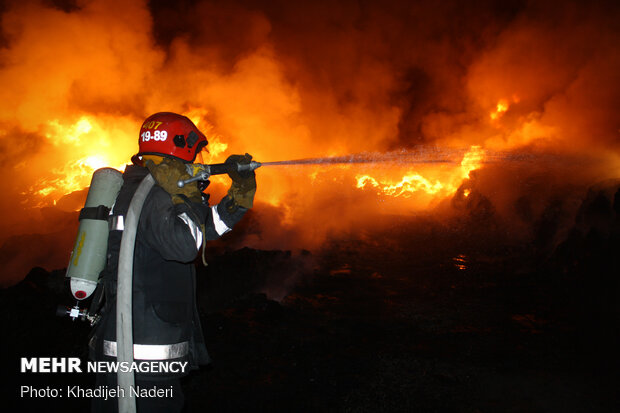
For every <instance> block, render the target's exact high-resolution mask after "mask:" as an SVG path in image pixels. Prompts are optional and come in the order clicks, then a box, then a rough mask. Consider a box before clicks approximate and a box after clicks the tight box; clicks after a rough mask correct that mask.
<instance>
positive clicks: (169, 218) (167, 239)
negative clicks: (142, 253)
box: [137, 186, 203, 262]
mask: <svg viewBox="0 0 620 413" xmlns="http://www.w3.org/2000/svg"><path fill="white" fill-rule="evenodd" d="M183 205H184V204H174V203H173V202H172V199H171V198H170V195H169V194H168V193H167V192H166V191H165V190H163V189H162V188H161V187H159V186H155V187H153V190H152V191H151V193H150V194H149V196H148V198H147V199H146V202H145V203H144V207H143V209H142V214H141V215H140V222H139V231H138V239H137V241H138V242H144V243H146V244H147V245H148V246H149V247H151V248H153V249H155V250H156V251H157V252H159V253H160V254H161V256H162V257H163V258H164V259H166V260H174V261H180V262H190V261H193V260H194V259H195V258H196V253H197V252H198V248H199V247H200V244H201V243H202V238H203V235H202V231H201V228H200V224H199V223H197V222H196V221H198V220H197V219H196V217H194V216H192V213H191V212H190V211H189V210H188V209H187V208H185V207H184V206H183Z"/></svg>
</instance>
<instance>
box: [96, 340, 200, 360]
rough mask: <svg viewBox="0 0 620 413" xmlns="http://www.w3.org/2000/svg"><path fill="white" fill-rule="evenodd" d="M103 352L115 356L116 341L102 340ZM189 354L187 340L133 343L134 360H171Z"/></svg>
mask: <svg viewBox="0 0 620 413" xmlns="http://www.w3.org/2000/svg"><path fill="white" fill-rule="evenodd" d="M103 354H104V355H106V356H110V357H116V341H109V340H103ZM188 354H189V341H183V342H181V343H175V344H134V345H133V358H134V359H136V360H171V359H178V358H181V357H185V356H187V355H188Z"/></svg>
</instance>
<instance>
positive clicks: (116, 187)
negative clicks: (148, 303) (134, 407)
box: [66, 168, 123, 300]
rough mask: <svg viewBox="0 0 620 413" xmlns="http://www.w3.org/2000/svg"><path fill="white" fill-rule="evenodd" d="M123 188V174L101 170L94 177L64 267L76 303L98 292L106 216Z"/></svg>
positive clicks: (106, 237)
mask: <svg viewBox="0 0 620 413" xmlns="http://www.w3.org/2000/svg"><path fill="white" fill-rule="evenodd" d="M122 185H123V174H122V173H121V172H119V171H117V170H116V169H112V168H101V169H97V170H96V171H95V172H94V173H93V178H92V180H91V183H90V189H89V190H88V196H87V197H86V203H85V205H84V208H83V209H82V210H81V211H80V226H79V228H78V234H77V237H76V239H75V245H74V247H73V251H72V252H71V257H70V259H69V266H68V267H67V275H66V276H67V277H69V278H70V279H71V281H70V286H71V294H73V297H75V298H76V299H77V300H84V299H86V298H88V297H89V296H90V295H91V294H92V293H93V292H94V291H95V288H97V281H98V279H99V273H100V272H101V270H103V268H104V267H105V265H106V255H107V250H108V234H109V229H108V215H109V211H110V209H111V208H112V206H113V205H114V203H115V202H116V197H117V196H118V193H119V192H120V190H121V186H122Z"/></svg>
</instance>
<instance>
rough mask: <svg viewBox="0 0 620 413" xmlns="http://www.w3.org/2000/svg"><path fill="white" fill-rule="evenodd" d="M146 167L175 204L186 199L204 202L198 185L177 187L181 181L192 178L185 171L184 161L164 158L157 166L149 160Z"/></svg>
mask: <svg viewBox="0 0 620 413" xmlns="http://www.w3.org/2000/svg"><path fill="white" fill-rule="evenodd" d="M145 166H146V167H147V168H148V170H149V171H150V172H151V175H153V178H155V181H156V182H157V184H158V185H159V186H161V187H162V188H164V190H165V191H166V192H168V193H169V194H170V196H171V197H172V202H173V203H175V204H180V203H182V202H185V200H186V199H188V200H190V201H192V202H202V194H201V193H200V190H199V189H198V184H196V183H193V184H191V185H185V186H184V187H183V188H179V187H178V185H177V182H178V181H179V180H181V179H183V180H186V179H189V178H191V176H190V175H189V174H188V173H187V170H186V169H185V163H183V162H182V161H180V160H178V159H171V158H164V159H163V160H162V161H161V163H159V164H155V162H153V161H152V160H150V159H149V160H147V161H146V162H145Z"/></svg>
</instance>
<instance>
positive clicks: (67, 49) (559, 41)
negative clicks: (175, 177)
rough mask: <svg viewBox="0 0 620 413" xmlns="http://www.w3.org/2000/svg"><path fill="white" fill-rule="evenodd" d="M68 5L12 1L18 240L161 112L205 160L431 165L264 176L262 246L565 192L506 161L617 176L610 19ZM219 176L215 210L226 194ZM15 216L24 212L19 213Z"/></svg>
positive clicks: (8, 134)
mask: <svg viewBox="0 0 620 413" xmlns="http://www.w3.org/2000/svg"><path fill="white" fill-rule="evenodd" d="M65 3H66V4H69V3H70V4H71V5H73V3H76V2H49V1H47V2H40V1H35V2H18V1H14V2H9V4H8V5H7V7H5V8H3V10H2V16H1V17H2V31H3V33H2V39H3V47H2V48H1V50H0V60H1V62H2V64H1V65H0V82H1V83H2V85H3V88H1V89H0V95H1V97H2V98H1V99H0V109H1V110H0V144H1V145H0V149H1V150H2V152H3V153H2V154H1V155H2V156H1V157H0V168H1V169H2V172H3V173H4V176H5V177H10V178H11V179H8V180H5V181H6V183H5V185H6V186H7V187H6V189H5V192H6V193H5V201H4V202H3V203H0V207H1V208H2V213H3V215H2V216H4V217H5V221H6V222H5V223H3V224H2V229H3V233H4V234H6V235H5V236H6V237H8V236H11V235H15V234H19V233H20V231H21V233H27V232H28V231H30V232H32V233H35V232H34V231H38V230H39V228H38V227H40V225H39V224H37V226H35V225H34V224H32V228H30V227H29V228H28V229H25V228H26V226H27V225H30V224H29V223H28V222H27V221H28V220H27V218H22V216H23V217H27V216H28V215H29V214H31V215H34V214H38V213H39V212H40V211H37V210H36V208H38V207H50V206H53V205H55V204H56V205H65V206H66V208H67V209H69V210H72V209H73V208H74V207H75V205H76V204H77V202H78V201H79V197H80V196H81V195H83V194H84V191H83V190H84V188H86V187H87V186H88V185H89V182H90V179H91V176H92V173H93V171H94V170H95V169H97V168H100V167H102V166H109V167H113V168H116V169H119V170H122V169H123V168H124V166H125V165H126V164H127V163H129V162H130V159H131V156H132V155H133V154H135V153H136V152H137V149H138V145H137V142H138V131H139V127H140V125H141V124H142V122H143V121H144V119H145V118H146V117H147V116H149V115H151V114H153V113H155V112H160V111H171V112H177V113H182V114H185V115H186V116H188V117H189V118H190V119H192V120H193V121H194V123H195V124H196V125H197V126H198V127H199V128H200V129H201V130H202V131H203V133H204V134H205V135H206V136H207V138H208V140H209V145H208V146H207V150H208V152H207V153H204V154H203V156H202V158H203V161H204V162H206V163H220V162H224V161H225V159H226V158H227V157H228V156H229V155H231V154H243V153H246V152H248V153H250V154H251V155H253V157H254V159H255V160H257V161H263V162H269V161H282V160H290V159H307V158H319V157H326V156H346V155H349V154H359V153H378V154H386V153H391V151H396V152H397V151H398V150H400V149H401V148H402V149H403V150H408V151H411V152H415V151H416V150H418V148H423V151H426V152H425V153H424V154H422V155H421V156H420V159H421V161H420V162H417V161H416V160H415V159H413V161H412V162H408V160H409V158H407V159H403V158H399V157H398V156H394V159H392V160H390V161H389V162H376V163H373V162H368V163H357V164H356V163H351V164H343V165H323V164H321V165H300V166H294V165H287V166H264V167H262V168H260V169H258V170H257V171H256V175H257V181H258V189H257V193H256V203H255V210H254V211H253V214H254V219H255V220H256V221H255V224H256V228H257V229H256V233H255V234H253V237H248V239H247V240H244V241H243V242H245V243H246V244H245V245H248V246H253V247H257V248H296V247H298V246H301V247H307V246H309V247H310V248H311V247H313V246H316V245H320V243H321V242H322V241H323V240H324V239H325V236H326V234H331V233H334V234H339V233H341V232H342V233H345V232H346V231H347V230H348V229H350V228H354V227H355V228H357V224H358V223H359V222H372V221H373V219H372V217H375V216H377V214H381V213H384V214H386V215H397V214H401V215H402V214H414V213H418V212H420V211H423V212H431V211H433V213H434V211H438V212H437V214H439V213H442V212H444V211H443V210H440V207H443V206H446V205H448V206H447V207H446V208H452V206H450V202H449V201H450V198H451V197H454V196H455V195H457V194H458V195H459V196H460V194H462V197H465V198H467V197H469V198H470V199H469V201H473V199H472V198H471V197H472V196H473V194H475V195H476V197H477V196H478V195H479V194H480V195H481V196H484V197H485V198H488V202H489V203H491V204H492V205H493V207H495V209H494V210H495V211H496V213H497V214H498V215H501V214H502V213H506V214H511V213H514V210H515V208H513V206H512V204H511V203H513V202H514V201H515V199H518V198H519V197H520V196H521V195H522V194H523V193H525V194H527V195H528V196H529V195H530V191H531V189H530V188H529V187H528V188H527V189H523V188H520V186H519V184H520V183H524V182H528V176H529V174H530V173H533V172H532V171H534V170H535V169H536V174H537V175H536V176H542V177H544V178H545V179H547V177H549V181H550V182H553V179H551V175H552V174H547V173H546V172H547V171H546V170H544V168H548V167H550V165H549V164H546V163H537V162H531V163H528V164H527V165H525V166H524V164H523V163H522V164H520V165H519V168H521V169H520V170H519V172H520V173H519V174H517V173H515V174H511V173H509V172H506V171H508V170H509V168H504V166H514V164H515V163H512V164H510V165H507V164H501V162H503V158H502V157H501V156H499V155H497V154H510V155H512V154H514V155H515V158H518V156H517V155H532V159H533V157H534V156H535V155H536V154H556V153H560V154H562V155H567V156H568V155H570V156H573V157H576V158H579V159H581V158H582V157H583V158H584V159H586V160H588V159H596V160H597V162H591V163H587V162H585V163H587V167H586V166H583V167H582V166H580V167H579V168H575V169H576V170H578V172H577V173H571V174H569V173H562V174H560V173H559V172H558V173H557V177H556V179H555V181H557V182H560V181H561V182H567V183H575V182H576V183H581V176H582V175H583V176H586V175H587V173H589V174H590V175H587V179H586V178H585V177H584V178H583V181H584V182H585V181H587V180H592V181H600V180H602V179H610V178H615V177H617V171H618V168H619V165H620V163H618V156H617V154H618V144H617V142H618V139H617V138H618V136H617V134H618V122H617V109H616V107H617V104H616V102H617V101H618V92H617V89H618V85H617V81H616V79H617V73H618V70H617V65H618V63H617V62H618V59H617V46H616V45H617V30H616V29H615V26H616V25H615V24H612V23H615V21H614V22H612V23H610V24H609V26H606V25H605V24H599V22H597V21H596V19H595V18H597V16H598V15H597V14H596V10H594V11H592V13H583V15H584V16H590V17H588V19H591V20H588V19H579V20H578V21H575V22H572V21H568V20H566V21H565V20H564V19H562V18H559V19H550V20H548V19H547V15H545V14H540V15H537V14H536V9H535V8H534V9H532V10H531V5H530V3H529V2H525V3H524V4H523V8H524V10H523V12H520V13H518V15H519V16H521V17H520V18H519V19H516V20H514V21H513V20H511V21H505V20H497V21H495V20H489V21H494V23H493V25H492V27H490V26H485V25H482V27H480V26H479V25H478V24H477V23H476V21H473V22H471V24H465V25H462V24H456V25H453V24H451V22H449V21H445V22H443V23H441V22H440V21H439V20H441V19H439V18H438V15H436V14H435V13H436V10H435V8H434V7H431V6H428V7H427V6H425V5H423V4H422V3H420V5H419V6H417V5H416V6H411V7H413V8H412V9H411V10H409V9H408V7H409V6H407V7H405V4H406V3H407V2H403V7H404V8H403V9H402V10H403V13H398V12H397V11H400V8H387V9H386V8H384V7H383V6H380V5H379V3H377V5H374V3H373V4H368V7H364V8H363V9H364V10H363V12H362V11H361V10H360V8H359V5H357V3H356V2H351V3H350V4H349V3H344V4H343V5H341V6H339V7H338V8H336V9H333V8H332V7H331V6H329V7H328V6H325V7H326V9H325V10H323V7H324V6H321V5H318V4H317V5H316V8H314V6H313V7H311V8H310V9H308V11H309V12H308V13H307V15H308V18H307V19H296V20H290V19H291V16H299V15H305V14H300V12H305V11H306V10H307V8H308V7H309V6H304V5H297V3H295V2H285V3H282V5H281V6H280V5H279V6H278V7H281V8H282V10H281V11H277V12H275V11H274V10H271V7H273V6H268V5H267V4H268V3H269V2H265V5H262V3H261V5H259V6H256V7H246V6H244V5H243V2H241V3H239V4H237V2H235V3H234V4H235V5H234V6H225V5H223V4H220V3H219V2H189V3H188V4H187V10H185V9H184V10H183V13H180V12H179V13H173V14H172V15H171V14H170V13H167V12H165V10H164V9H162V7H163V6H162V5H160V4H159V3H161V2H145V1H125V2H120V1H118V0H115V1H113V2H112V4H110V1H104V0H89V1H83V2H77V3H76V4H75V7H70V8H69V10H64V9H62V8H61V6H59V5H60V4H65ZM223 3H226V2H223ZM371 3H372V2H371ZM533 3H535V2H533ZM66 4H65V5H66ZM416 4H417V3H416ZM450 4H451V5H448V6H446V7H448V8H452V7H457V6H456V5H459V4H460V3H459V2H453V3H450ZM584 4H585V2H584ZM458 7H459V9H454V10H452V12H451V13H445V18H446V19H448V18H449V17H448V16H458V15H460V14H459V13H457V12H456V11H457V10H460V7H461V6H458ZM575 7H578V6H575ZM332 9H333V10H332ZM392 9H393V10H392ZM466 9H467V10H470V8H469V7H468V8H466ZM118 10H122V11H123V12H122V13H121V14H122V16H121V17H122V18H119V14H118ZM389 10H392V11H389ZM405 10H407V12H404V11H405ZM324 11H325V12H324ZM478 11H479V10H475V8H473V9H471V12H472V15H473V16H476V15H478V14H477V12H478ZM530 11H531V12H532V14H531V15H536V16H538V17H537V18H529V17H528V16H530V14H529V12H530ZM332 12H333V13H332ZM411 13H415V14H416V15H418V14H419V16H420V18H421V19H426V21H432V22H437V24H440V23H441V24H445V27H449V28H451V27H455V28H459V30H460V28H462V29H463V30H464V31H465V33H460V32H459V30H457V29H454V30H442V33H444V32H445V36H447V37H444V35H442V36H435V35H434V34H433V35H431V33H435V31H434V30H430V31H429V30H428V27H427V25H424V24H420V25H417V24H416V25H412V24H410V22H408V21H407V18H406V17H403V16H409V15H410V14H411ZM485 13H486V11H485ZM489 13H491V12H489ZM401 14H402V16H401ZM573 14H574V15H575V16H578V15H580V14H579V13H573ZM170 16H172V17H170ZM484 16H486V14H484ZM599 17H601V16H599ZM602 17H605V16H602ZM441 18H444V16H443V14H442V16H441ZM334 19H335V20H334ZM502 19H507V17H506V16H503V17H502ZM332 20H334V21H337V22H338V23H337V24H334V21H332ZM602 20H603V22H604V21H606V20H605V19H602ZM421 21H425V20H421ZM463 21H470V19H468V18H464V19H463ZM481 21H487V19H486V18H484V19H481ZM196 22H201V24H196ZM203 22H204V24H202V23H203ZM292 22H295V23H294V24H292ZM358 23H359V24H358ZM499 23H501V24H499ZM504 23H507V24H504ZM433 24H435V23H433ZM392 25H393V26H392ZM577 26H578V27H577ZM385 27H394V30H387V31H386V30H385V29H384V28H385ZM441 27H443V26H441V25H440V26H438V30H439V29H440V28H441ZM487 36H489V38H487ZM475 39H485V41H484V42H478V41H475ZM532 44H535V45H536V47H531V45H532ZM463 45H469V46H468V47H462V46H463ZM477 45H478V46H477ZM402 50H407V51H408V52H407V53H402ZM431 148H437V153H436V154H435V152H433V149H431ZM601 154H604V157H605V158H604V160H603V161H601V162H598V160H599V159H601ZM502 156H503V155H502ZM614 156H615V158H614ZM588 157H589V158H588ZM424 159H430V160H429V161H428V162H425V161H424ZM609 159H610V160H609ZM433 160H435V161H436V160H439V162H433ZM528 162H529V161H528ZM612 162H613V165H612V166H613V168H611V167H609V165H608V164H610V163H612ZM498 164H499V166H498ZM532 164H535V166H536V167H537V168H531V166H532ZM559 164H561V162H555V163H554V164H553V165H551V166H554V167H555V166H558V165H559ZM592 165H595V166H592ZM571 166H573V164H571ZM493 168H495V169H493ZM515 168H516V167H515ZM473 171H478V173H473ZM503 174H504V175H503ZM511 180H512V181H518V182H516V183H515V182H512V181H511ZM211 181H212V184H211V186H210V187H209V189H208V191H209V192H210V193H211V195H212V196H211V203H217V202H218V201H219V199H220V198H219V197H220V196H221V195H223V194H225V193H226V191H227V189H228V187H229V185H230V179H229V177H228V176H226V175H223V176H215V177H212V179H211ZM503 181H507V182H503ZM534 181H535V182H538V181H537V180H534ZM577 181H579V182H577ZM464 183H465V184H466V185H464ZM513 183H514V185H513ZM588 183H589V182H588ZM524 185H525V184H524ZM528 185H529V184H528ZM481 186H482V187H481ZM459 188H461V190H460V191H461V192H458V193H457V191H458V190H459ZM498 188H499V189H498ZM518 192H521V193H520V194H518ZM528 199H529V198H528ZM15 200H17V202H15ZM69 201H71V202H69ZM532 202H534V201H532ZM540 202H541V203H542V202H543V201H542V200H541V201H540ZM16 203H17V204H19V205H20V206H22V207H23V209H24V210H23V211H20V212H19V213H15V212H14V210H15V209H14V204H16ZM469 203H471V202H468V203H466V204H469ZM502 205H503V206H502ZM455 208H456V207H455ZM24 211H25V212H24ZM33 211H34V214H32V212H33ZM511 211H512V212H511ZM15 216H17V217H15ZM13 221H15V222H13Z"/></svg>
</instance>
